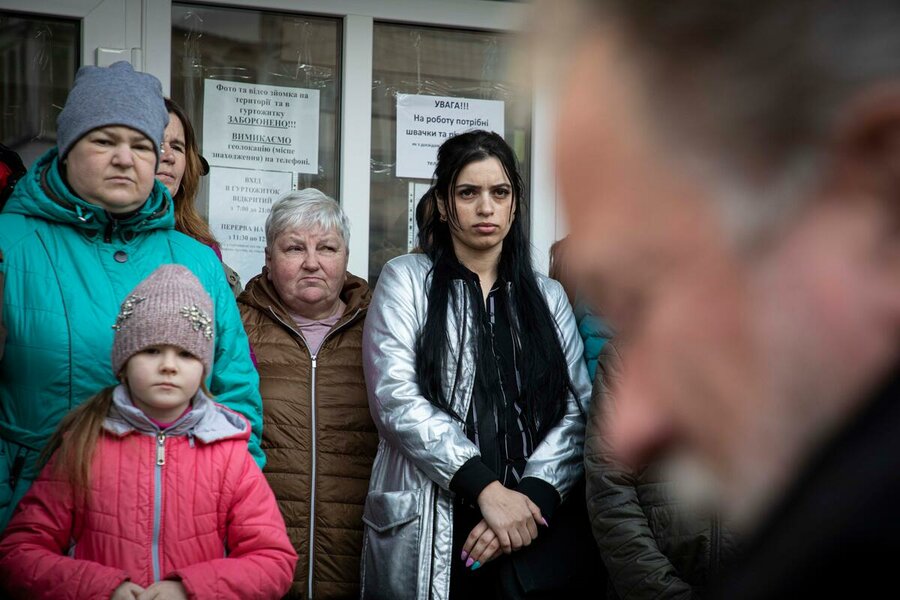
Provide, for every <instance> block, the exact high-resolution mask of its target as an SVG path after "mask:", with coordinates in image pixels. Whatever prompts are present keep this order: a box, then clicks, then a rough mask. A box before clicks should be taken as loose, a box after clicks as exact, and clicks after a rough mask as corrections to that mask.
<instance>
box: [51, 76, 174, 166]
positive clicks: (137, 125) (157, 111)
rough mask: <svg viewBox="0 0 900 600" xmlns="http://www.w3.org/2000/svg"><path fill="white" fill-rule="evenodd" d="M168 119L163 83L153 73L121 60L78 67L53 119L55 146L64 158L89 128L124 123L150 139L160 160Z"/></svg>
mask: <svg viewBox="0 0 900 600" xmlns="http://www.w3.org/2000/svg"><path fill="white" fill-rule="evenodd" d="M168 123H169V113H168V111H167V110H166V105H165V104H164V103H163V95H162V85H161V84H160V83H159V79H157V78H156V77H154V76H153V75H150V74H149V73H138V72H136V71H135V70H134V69H133V68H132V67H131V65H130V64H128V63H127V62H125V61H124V60H122V61H119V62H117V63H113V64H112V65H110V66H109V67H94V66H87V67H81V68H80V69H78V73H77V74H76V75H75V84H74V85H73V86H72V89H71V90H70V91H69V97H68V98H66V105H65V106H64V107H63V109H62V112H61V113H59V117H58V118H57V119H56V146H57V147H58V148H59V157H60V159H64V158H65V157H66V155H67V154H68V153H69V150H71V149H72V146H74V145H75V143H76V142H77V141H78V140H80V139H81V138H82V137H84V136H85V135H86V134H87V133H88V132H90V131H93V130H94V129H97V128H98V127H107V126H112V125H124V126H125V127H131V128H132V129H135V130H137V131H140V132H141V133H143V134H144V135H146V136H147V137H148V138H149V139H150V141H151V142H152V143H153V147H154V148H156V156H157V161H159V147H160V144H161V143H162V139H163V135H164V133H165V130H166V125H167V124H168Z"/></svg>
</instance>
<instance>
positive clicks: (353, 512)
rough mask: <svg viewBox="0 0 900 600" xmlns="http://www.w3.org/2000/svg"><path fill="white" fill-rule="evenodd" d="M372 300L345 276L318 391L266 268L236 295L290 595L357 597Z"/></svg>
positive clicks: (370, 435)
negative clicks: (365, 356) (288, 554)
mask: <svg viewBox="0 0 900 600" xmlns="http://www.w3.org/2000/svg"><path fill="white" fill-rule="evenodd" d="M370 298H371V292H370V290H369V286H368V284H367V283H366V282H365V280H363V279H360V278H359V277H355V276H353V275H349V274H348V276H347V282H346V283H345V284H344V289H343V290H342V292H341V299H342V300H343V301H344V303H345V304H346V305H347V308H346V310H345V312H344V316H343V317H342V318H341V320H340V321H338V323H337V324H336V325H335V326H334V327H333V328H332V330H331V331H330V332H329V333H328V335H327V336H326V337H325V339H324V340H323V342H322V347H321V348H320V349H319V351H318V353H317V355H316V368H315V389H313V386H312V381H313V368H312V357H311V356H310V353H309V350H308V348H307V346H306V343H305V342H304V340H303V338H302V336H301V335H300V333H299V332H298V331H297V328H296V327H295V325H294V321H293V320H292V319H291V317H290V316H289V314H288V311H287V308H286V307H285V306H284V304H282V302H281V300H280V298H279V297H278V294H277V292H276V291H275V287H274V286H273V285H272V283H271V282H270V281H269V280H268V278H267V271H266V270H265V269H264V270H263V273H262V274H261V275H257V276H256V277H254V278H253V279H251V280H250V281H249V282H248V283H247V287H246V289H245V290H244V292H243V293H242V294H241V295H240V296H239V297H238V307H239V308H240V311H241V319H242V320H243V322H244V328H245V329H246V330H247V335H248V336H249V338H250V345H251V347H252V349H253V353H254V355H255V357H256V367H257V370H258V371H259V380H260V381H259V387H260V392H261V394H262V398H263V441H262V447H263V450H264V451H265V453H266V457H267V464H266V468H265V470H264V473H265V475H266V478H267V479H268V481H269V485H271V486H272V490H273V491H274V492H275V497H276V498H277V499H278V505H279V507H280V508H281V512H282V515H283V516H284V520H285V524H286V525H287V529H288V535H289V536H290V538H291V542H292V543H293V545H294V548H295V549H296V551H297V554H298V556H299V560H298V561H297V570H296V572H295V574H294V584H293V585H292V587H291V591H290V593H289V594H288V596H286V597H287V598H308V597H309V596H310V589H311V590H312V596H313V597H314V598H352V597H359V560H360V553H361V552H362V528H363V524H362V512H363V504H364V503H365V499H366V493H367V491H368V486H369V474H370V471H371V468H372V461H373V459H374V458H375V451H376V449H377V447H378V433H377V431H376V429H375V425H374V424H373V423H372V418H371V417H370V416H369V404H368V401H367V398H366V386H365V380H364V378H363V369H362V354H361V350H362V331H363V322H364V320H365V316H366V310H367V308H368V306H369V300H370ZM313 397H315V408H313ZM313 499H314V500H313ZM311 527H312V535H311V534H310V528H311ZM311 538H312V540H313V542H312V552H310V539H311ZM310 574H311V576H312V585H310V582H309V578H310Z"/></svg>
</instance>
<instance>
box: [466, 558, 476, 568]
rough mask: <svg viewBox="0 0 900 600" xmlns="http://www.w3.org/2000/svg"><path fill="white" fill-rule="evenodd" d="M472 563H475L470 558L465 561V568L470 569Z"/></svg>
mask: <svg viewBox="0 0 900 600" xmlns="http://www.w3.org/2000/svg"><path fill="white" fill-rule="evenodd" d="M474 562H475V561H474V560H472V559H471V558H470V559H468V560H467V561H466V567H471V566H472V563H474Z"/></svg>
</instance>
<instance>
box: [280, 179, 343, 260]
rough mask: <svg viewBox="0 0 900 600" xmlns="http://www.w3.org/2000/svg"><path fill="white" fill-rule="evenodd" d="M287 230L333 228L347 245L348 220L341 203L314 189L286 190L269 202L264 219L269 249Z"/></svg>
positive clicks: (326, 229) (327, 229) (325, 229)
mask: <svg viewBox="0 0 900 600" xmlns="http://www.w3.org/2000/svg"><path fill="white" fill-rule="evenodd" d="M288 229H301V230H309V229H322V230H324V231H330V230H332V229H333V230H335V231H337V232H338V233H339V234H340V236H341V239H342V240H343V241H344V246H345V247H347V248H349V246H350V221H349V219H347V215H345V214H344V211H343V210H341V205H340V204H338V203H337V202H336V201H335V200H334V199H333V198H329V197H328V196H326V195H325V194H323V193H322V192H321V191H319V190H317V189H315V188H306V189H303V190H294V191H290V192H287V193H285V194H283V195H282V196H281V197H280V198H279V199H278V200H276V201H275V203H274V204H272V212H270V213H269V216H268V218H267V219H266V247H267V248H271V247H272V245H273V244H274V243H275V240H276V239H278V236H279V235H281V234H282V233H284V232H285V231H287V230H288Z"/></svg>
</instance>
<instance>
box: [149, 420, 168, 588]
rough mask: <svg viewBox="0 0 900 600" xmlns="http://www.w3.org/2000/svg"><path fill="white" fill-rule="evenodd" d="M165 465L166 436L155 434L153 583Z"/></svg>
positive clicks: (157, 559)
mask: <svg viewBox="0 0 900 600" xmlns="http://www.w3.org/2000/svg"><path fill="white" fill-rule="evenodd" d="M165 464H166V434H164V433H163V432H161V431H160V432H159V433H157V434H156V466H155V467H154V477H153V479H154V489H153V541H152V543H151V545H150V548H151V552H152V553H153V581H159V568H160V567H159V564H160V560H159V526H160V520H161V516H162V514H161V513H162V468H163V465H165Z"/></svg>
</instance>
